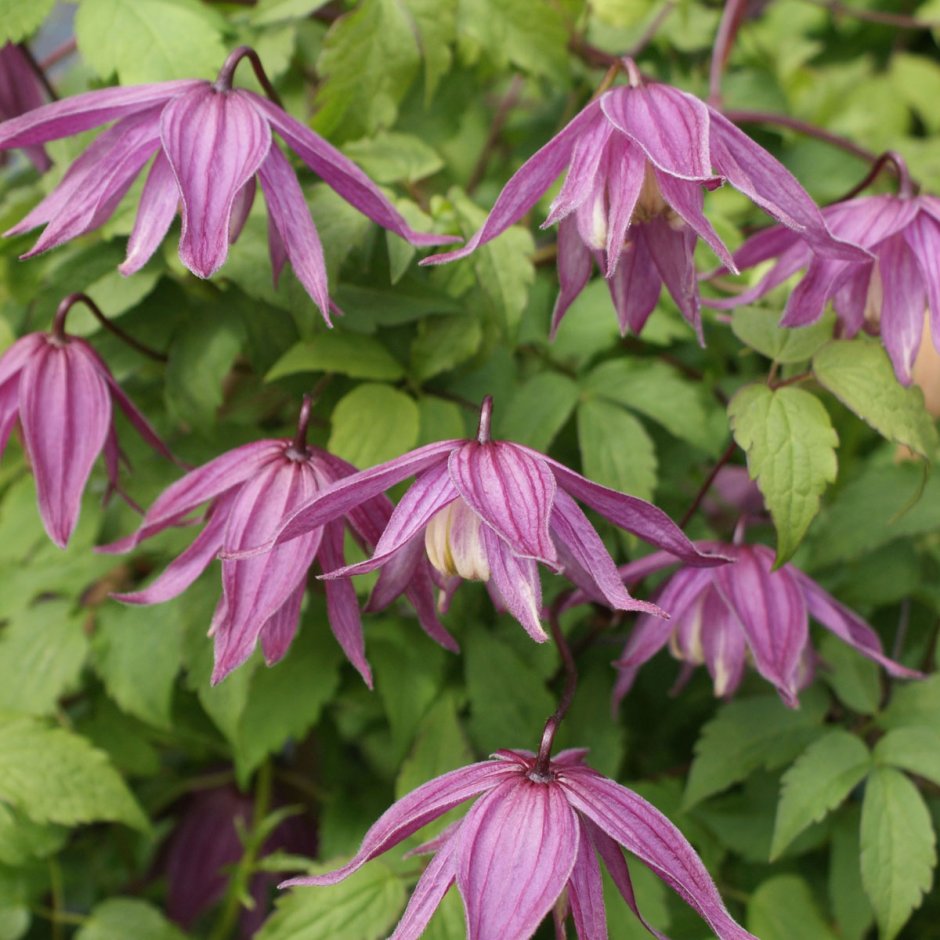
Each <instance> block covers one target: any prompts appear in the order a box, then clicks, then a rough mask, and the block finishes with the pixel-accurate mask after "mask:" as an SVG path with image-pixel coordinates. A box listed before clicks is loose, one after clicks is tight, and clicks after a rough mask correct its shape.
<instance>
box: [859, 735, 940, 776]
mask: <svg viewBox="0 0 940 940" xmlns="http://www.w3.org/2000/svg"><path fill="white" fill-rule="evenodd" d="M874 758H875V762H876V763H878V764H887V765H889V766H891V767H897V768H898V769H900V770H906V771H907V772H908V773H911V774H917V775H918V776H919V777H926V778H927V779H928V780H930V781H931V782H932V783H935V784H937V786H940V731H937V730H936V729H935V728H927V727H908V728H894V729H893V730H892V731H889V732H888V733H887V734H886V735H885V736H884V737H883V738H882V739H881V740H880V741H879V742H878V743H877V744H876V745H875V750H874Z"/></svg>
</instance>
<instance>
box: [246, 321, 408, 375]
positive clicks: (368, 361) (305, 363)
mask: <svg viewBox="0 0 940 940" xmlns="http://www.w3.org/2000/svg"><path fill="white" fill-rule="evenodd" d="M298 372H337V373H339V374H340V375H348V376H349V377H350V378H354V379H400V378H401V377H402V376H403V375H404V374H405V373H404V370H403V369H402V367H401V365H399V363H398V362H396V360H395V359H394V358H393V357H392V356H391V355H390V354H389V353H388V352H387V351H386V350H385V347H384V346H383V345H382V344H381V343H380V342H379V341H378V340H377V339H373V338H372V337H371V336H363V335H362V334H360V333H343V332H340V331H338V330H334V331H333V332H331V333H321V334H319V335H317V336H316V337H315V338H314V339H308V340H303V341H302V342H299V343H296V344H295V345H293V346H291V348H290V349H288V350H287V352H286V353H284V355H283V356H281V358H280V359H278V361H277V362H275V363H274V365H273V366H271V369H270V371H269V372H268V374H267V375H266V376H265V377H264V379H265V381H266V382H273V381H274V380H275V379H280V378H283V377H284V376H285V375H296V374H297V373H298Z"/></svg>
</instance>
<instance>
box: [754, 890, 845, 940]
mask: <svg viewBox="0 0 940 940" xmlns="http://www.w3.org/2000/svg"><path fill="white" fill-rule="evenodd" d="M747 926H748V929H749V930H750V931H751V932H752V933H753V934H754V935H755V936H758V937H760V938H761V940H792V938H794V937H807V938H809V937H812V938H813V940H836V934H835V933H834V932H833V931H832V929H831V928H830V927H829V925H828V924H827V923H826V922H825V921H824V920H823V918H822V915H821V914H820V913H819V907H818V906H817V904H816V901H815V899H814V898H813V892H812V891H811V890H810V887H809V885H808V884H807V883H806V882H805V881H804V880H803V879H802V878H800V877H799V876H797V875H777V876H776V877H774V878H770V879H769V880H767V881H765V882H763V884H761V886H760V887H759V888H758V889H757V890H756V891H755V892H754V894H753V895H751V898H750V900H749V901H748V905H747Z"/></svg>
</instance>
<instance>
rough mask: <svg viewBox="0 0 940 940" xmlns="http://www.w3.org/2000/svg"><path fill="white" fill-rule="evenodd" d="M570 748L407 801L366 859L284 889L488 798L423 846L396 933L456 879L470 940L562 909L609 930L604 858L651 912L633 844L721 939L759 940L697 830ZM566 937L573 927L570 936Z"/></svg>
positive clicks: (523, 929) (405, 932) (366, 843)
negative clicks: (713, 872)
mask: <svg viewBox="0 0 940 940" xmlns="http://www.w3.org/2000/svg"><path fill="white" fill-rule="evenodd" d="M585 754H586V751H584V750H569V751H562V752H561V753H560V754H558V756H557V757H555V758H554V759H553V760H551V761H549V762H548V763H547V766H545V767H544V768H542V767H540V766H539V763H538V760H537V758H536V757H535V755H534V754H532V753H531V752H528V751H516V750H503V751H497V752H496V754H494V755H493V757H492V758H491V759H490V760H487V761H482V762H480V763H478V764H471V765H470V766H469V767H463V768H461V769H460V770H453V771H451V772H450V773H447V774H444V775H443V776H442V777H437V778H436V779H435V780H431V781H429V782H428V783H426V784H424V785H423V786H421V787H418V789H417V790H414V791H413V792H411V793H409V794H408V795H407V796H405V797H403V798H402V799H400V800H399V801H398V802H397V803H395V804H394V805H393V806H392V807H390V808H389V809H388V810H386V812H385V813H384V814H383V815H382V816H381V817H380V818H379V819H378V820H377V821H376V823H375V824H374V825H373V826H372V828H371V829H370V830H369V831H368V832H367V833H366V835H365V838H364V839H363V840H362V846H361V847H360V849H359V851H358V852H357V853H356V855H355V857H354V858H353V859H352V860H351V861H350V862H349V863H348V864H347V865H344V866H343V867H342V868H339V869H337V870H336V871H333V872H328V873H327V874H324V875H316V876H312V877H305V878H294V879H292V880H290V881H286V882H284V883H283V884H282V885H281V887H293V886H300V885H318V886H325V885H334V884H336V883H338V882H340V881H342V880H343V879H344V878H347V877H349V875H351V874H353V872H355V871H357V870H358V869H359V868H361V867H362V866H363V865H364V864H365V863H366V862H368V861H370V860H371V859H373V858H375V857H376V856H378V855H381V854H382V853H383V852H387V851H388V850H389V849H391V848H393V847H394V846H396V845H398V844H399V843H400V842H402V841H403V840H404V839H406V838H408V836H410V835H412V834H413V833H414V832H416V831H417V830H418V829H420V828H421V827H422V826H425V825H427V824H428V823H429V822H432V821H433V820H435V819H437V818H438V817H440V816H442V815H443V814H444V813H445V812H447V811H448V810H450V809H452V808H453V807H455V806H458V805H459V804H461V803H464V802H466V801H467V800H470V799H472V798H474V797H478V799H477V800H476V802H475V803H474V804H473V806H472V807H471V808H470V810H469V812H468V813H467V814H466V816H464V817H463V819H461V820H460V821H459V822H456V823H454V824H453V825H452V826H449V827H448V828H447V829H445V830H444V832H443V833H441V835H439V836H438V837H437V838H435V839H433V840H432V841H431V842H428V843H426V844H425V845H424V846H421V847H420V848H419V849H416V850H415V851H416V852H433V853H434V858H433V859H432V860H431V863H430V864H429V865H428V866H427V868H426V869H425V870H424V873H423V874H422V875H421V878H420V879H419V881H418V884H417V886H416V887H415V889H414V892H413V893H412V895H411V900H410V902H409V904H408V907H407V908H406V909H405V913H404V915H403V916H402V919H401V920H400V921H399V923H398V926H397V927H396V928H395V932H394V933H393V934H392V936H391V938H390V940H415V938H417V937H419V936H421V934H422V933H423V931H424V929H425V927H426V926H427V924H428V921H429V920H430V919H431V915H432V914H433V913H434V911H435V910H436V909H437V906H438V905H439V904H440V903H441V900H442V899H443V897H444V895H445V894H446V893H447V891H448V890H449V889H450V887H451V885H453V884H455V883H456V885H457V890H458V891H459V892H460V895H461V897H462V898H463V903H464V908H465V909H466V917H467V938H468V940H528V938H530V937H531V936H532V934H533V933H535V931H536V929H537V928H538V926H539V924H540V923H541V921H542V920H543V919H544V918H545V916H546V915H547V914H549V913H550V912H553V913H554V916H555V920H556V923H558V924H563V923H564V921H565V919H566V918H567V917H568V915H569V914H570V915H571V917H572V919H573V921H574V925H575V929H576V930H577V935H578V937H579V938H580V940H602V938H606V937H607V924H606V912H605V909H604V898H603V892H602V882H601V862H603V864H604V866H605V867H606V868H607V871H608V872H609V873H610V876H611V878H612V880H613V882H614V884H615V885H616V886H617V888H618V890H619V891H620V894H621V895H622V896H623V899H624V900H625V901H626V903H627V904H628V906H629V907H630V908H631V910H632V911H633V912H634V914H636V916H637V917H638V918H639V919H640V920H641V922H642V923H643V925H644V926H645V927H646V928H647V929H648V930H649V931H650V933H652V934H653V935H654V936H656V937H659V938H661V940H665V938H664V937H663V935H662V934H661V933H659V932H658V931H656V930H654V929H653V928H652V927H650V926H649V925H648V924H647V923H646V921H645V920H643V917H642V915H641V914H640V912H639V910H638V908H637V904H636V899H635V896H634V892H633V886H632V883H631V880H630V872H629V870H628V868H627V863H626V860H625V858H624V855H623V852H622V850H621V846H622V847H623V848H625V849H627V851H629V852H631V853H632V854H633V855H635V856H636V857H637V858H638V859H639V860H640V861H641V862H643V864H645V865H646V866H647V867H648V868H650V869H651V870H652V871H653V873H654V874H656V875H657V876H658V877H659V878H661V879H662V880H663V881H664V882H665V883H666V884H667V885H669V887H670V888H672V889H673V890H674V891H675V892H676V893H677V894H678V895H679V896H680V897H681V898H682V900H683V901H685V902H686V903H687V904H689V905H690V906H691V907H692V908H693V909H694V910H695V911H696V912H697V913H698V914H699V915H700V916H701V917H702V918H703V919H704V920H705V921H706V923H707V924H708V926H709V927H711V929H712V930H713V931H714V933H715V935H716V936H717V937H719V938H720V940H757V938H756V937H754V936H753V934H750V933H748V931H746V930H745V929H744V928H743V927H742V926H741V925H740V924H738V923H737V922H736V921H735V920H734V918H732V916H731V915H730V914H729V913H728V911H727V909H726V908H725V906H724V904H723V903H722V900H721V897H720V896H719V894H718V889H717V888H716V887H715V883H714V882H713V881H712V879H711V876H710V875H709V874H708V872H707V871H706V869H705V866H704V865H703V864H702V861H701V859H700V858H699V857H698V855H697V854H696V852H695V849H693V848H692V846H691V845H690V844H689V843H688V841H687V840H686V838H685V836H683V835H682V833H681V832H680V831H679V830H678V829H677V828H676V827H675V826H674V825H673V824H672V823H671V822H670V821H669V820H668V819H667V818H666V817H665V816H664V815H663V814H662V813H660V812H659V810H657V809H656V808H655V807H653V806H652V805H650V804H649V803H647V802H646V800H644V799H643V798H642V797H640V796H638V795H637V794H636V793H634V792H633V791H632V790H628V789H627V788H626V787H623V786H621V785H620V784H619V783H616V782H615V781H613V780H610V779H608V778H607V777H603V776H601V774H599V773H597V771H595V770H592V769H591V768H590V767H586V766H585V765H584V764H583V763H582V761H583V758H584V755H585ZM558 935H559V936H563V935H564V934H563V932H561V931H559V932H558Z"/></svg>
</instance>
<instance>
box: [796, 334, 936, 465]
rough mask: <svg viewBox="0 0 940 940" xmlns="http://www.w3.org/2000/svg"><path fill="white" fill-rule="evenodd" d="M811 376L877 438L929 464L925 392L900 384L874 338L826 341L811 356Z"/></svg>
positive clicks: (931, 431) (932, 440)
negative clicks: (890, 441) (872, 429)
mask: <svg viewBox="0 0 940 940" xmlns="http://www.w3.org/2000/svg"><path fill="white" fill-rule="evenodd" d="M813 372H814V373H815V375H816V378H817V380H818V381H819V384H820V385H822V386H823V387H825V388H827V389H829V391H830V392H832V394H833V395H835V396H836V398H838V399H839V401H841V402H842V404H843V405H845V407H846V408H848V409H849V410H850V411H854V412H855V414H857V415H858V416H859V417H860V418H861V419H862V420H863V421H865V422H866V423H867V424H870V425H871V426H872V427H873V428H874V429H875V430H876V431H877V432H878V433H879V434H881V435H883V436H884V437H886V438H888V439H889V440H892V441H896V442H897V443H898V444H905V445H907V446H908V447H910V449H911V450H913V451H914V452H915V453H918V454H920V455H921V456H922V457H926V458H927V459H928V460H932V459H933V458H934V456H935V455H936V452H937V446H938V438H937V429H936V428H935V427H934V424H933V421H932V419H931V417H930V415H929V414H928V412H927V409H926V408H925V407H924V395H923V392H921V390H920V389H919V388H918V387H917V386H916V385H913V386H911V387H910V388H905V387H904V386H903V385H901V384H899V382H898V380H897V378H896V377H895V375H894V369H893V368H892V367H891V361H890V359H888V354H887V353H886V352H885V351H884V349H882V347H881V346H880V345H879V344H878V343H876V342H875V341H874V340H870V339H864V338H858V339H854V340H835V341H833V342H831V343H827V344H826V345H825V346H823V347H822V349H820V350H819V352H817V353H816V355H815V356H813Z"/></svg>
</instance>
